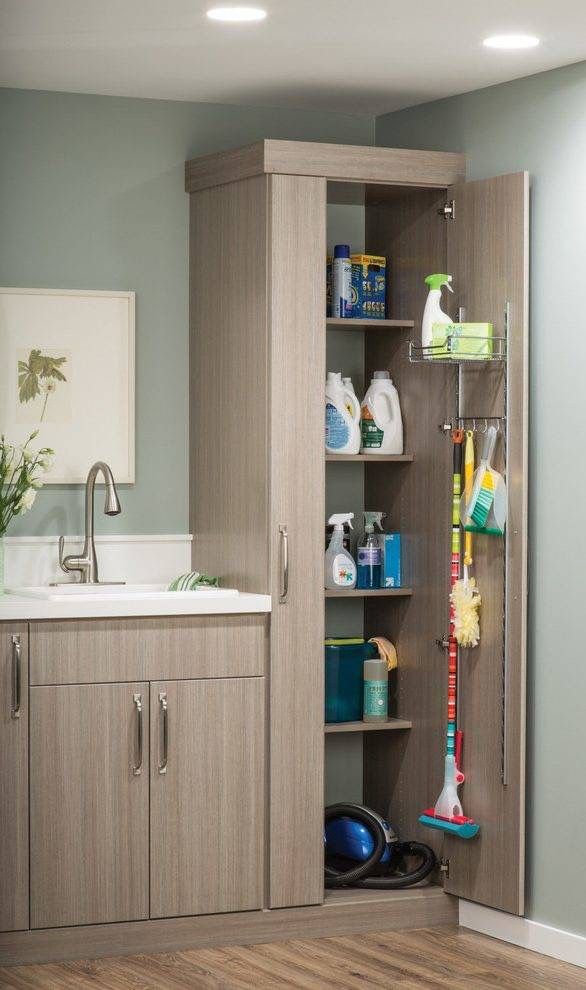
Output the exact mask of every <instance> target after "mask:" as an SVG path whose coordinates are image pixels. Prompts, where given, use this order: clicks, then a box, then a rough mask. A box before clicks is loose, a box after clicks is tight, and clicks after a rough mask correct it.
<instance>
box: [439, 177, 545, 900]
mask: <svg viewBox="0 0 586 990" xmlns="http://www.w3.org/2000/svg"><path fill="white" fill-rule="evenodd" d="M528 188H529V182H528V175H527V173H523V172H521V173H518V174H515V175H502V176H499V177H498V178H495V179H487V180H482V181H478V182H464V183H460V184H458V185H456V186H453V187H452V188H451V189H450V190H449V193H448V198H449V199H453V200H454V203H455V207H454V218H453V219H447V220H446V223H447V225H448V267H447V271H448V272H450V273H451V274H452V275H453V277H454V287H455V296H454V300H455V303H456V306H459V307H463V310H464V312H463V313H462V314H461V319H463V320H465V321H468V322H480V321H482V322H486V321H488V322H492V323H493V325H494V334H495V336H506V338H507V360H506V362H502V363H501V362H496V361H495V362H490V363H488V362H487V363H486V365H484V366H482V367H480V368H479V367H478V365H476V366H475V367H474V368H465V367H464V368H463V369H462V371H461V374H460V415H462V416H477V417H484V416H494V417H497V416H498V417H503V419H502V421H501V423H500V424H499V425H500V429H501V436H502V439H501V440H500V441H499V443H498V446H497V460H498V459H500V460H501V464H500V465H498V464H497V466H498V467H499V469H500V468H502V467H504V461H505V454H506V466H507V484H508V499H509V503H508V520H507V527H506V536H505V539H504V540H503V539H501V538H499V537H489V536H476V537H475V538H474V546H473V556H474V566H473V571H472V573H473V574H474V575H475V576H476V577H477V580H478V584H479V589H480V593H481V595H482V606H481V642H480V645H479V646H478V647H477V648H476V649H473V650H461V651H460V665H459V672H460V673H459V724H460V728H462V729H463V731H464V755H463V769H464V773H465V774H466V782H465V784H464V786H463V788H462V803H463V806H464V811H465V814H467V815H469V816H471V817H473V818H474V819H475V820H476V821H477V822H478V823H479V824H480V833H479V835H478V837H477V838H475V839H472V840H469V841H466V840H462V839H457V838H453V837H448V836H446V838H445V845H444V855H445V857H446V859H448V860H449V875H448V877H447V879H446V890H448V891H449V892H450V893H452V894H456V895H458V896H459V897H464V898H468V899H470V900H473V901H478V902H480V903H481V904H487V905H490V906H491V907H494V908H499V909H501V910H503V911H508V912H511V913H514V914H522V913H523V906H524V905H523V902H524V847H525V815H524V810H525V655H526V596H527V536H526V527H527V385H528V383H527V374H528V368H527V350H528V347H527V344H528V339H527V338H528V332H527V322H528V250H529V248H528V199H529V195H528ZM481 423H482V428H484V422H483V421H481ZM505 427H506V429H505ZM503 441H504V442H503ZM477 456H478V455H477Z"/></svg>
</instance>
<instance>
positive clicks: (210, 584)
mask: <svg viewBox="0 0 586 990" xmlns="http://www.w3.org/2000/svg"><path fill="white" fill-rule="evenodd" d="M199 587H207V588H219V587H220V579H219V578H217V577H210V576H209V574H201V573H200V572H199V571H190V573H189V574H180V575H179V577H176V578H175V580H174V581H171V584H170V585H169V591H196V590H197V588H199Z"/></svg>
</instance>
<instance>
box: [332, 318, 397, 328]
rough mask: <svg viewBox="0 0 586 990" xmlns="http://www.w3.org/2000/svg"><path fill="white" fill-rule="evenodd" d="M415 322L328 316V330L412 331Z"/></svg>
mask: <svg viewBox="0 0 586 990" xmlns="http://www.w3.org/2000/svg"><path fill="white" fill-rule="evenodd" d="M414 326H415V320H366V319H355V318H353V317H347V318H345V319H340V318H339V317H337V316H326V329H327V330H404V329H408V330H412V329H413V327H414Z"/></svg>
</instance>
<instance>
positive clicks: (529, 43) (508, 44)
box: [482, 34, 539, 51]
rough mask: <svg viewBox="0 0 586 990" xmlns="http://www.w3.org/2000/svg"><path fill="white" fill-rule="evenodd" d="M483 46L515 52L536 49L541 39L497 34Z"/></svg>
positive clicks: (486, 40)
mask: <svg viewBox="0 0 586 990" xmlns="http://www.w3.org/2000/svg"><path fill="white" fill-rule="evenodd" d="M482 44H483V45H484V46H485V48H502V49H506V50H508V51H513V50H514V49H515V48H535V46H536V45H538V44H539V38H536V37H535V35H533V34H495V35H492V37H490V38H485V39H484V41H483V42H482Z"/></svg>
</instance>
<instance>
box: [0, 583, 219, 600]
mask: <svg viewBox="0 0 586 990" xmlns="http://www.w3.org/2000/svg"><path fill="white" fill-rule="evenodd" d="M6 594H7V595H19V596H20V597H21V598H40V599H42V600H43V601H47V602H70V601H71V600H72V599H75V598H80V599H83V601H109V602H111V601H163V600H165V599H168V598H173V599H180V598H182V599H188V600H191V601H194V600H199V599H202V598H222V597H223V598H236V597H237V596H238V591H236V590H235V589H234V588H209V587H202V588H197V589H196V590H195V591H169V590H168V587H167V585H166V584H93V585H92V584H62V585H57V586H54V587H50V586H49V587H47V586H45V587H43V586H41V587H38V588H7V589H6Z"/></svg>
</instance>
